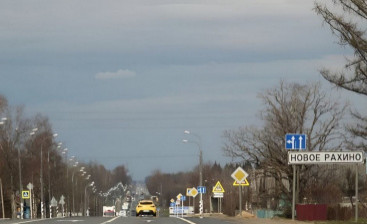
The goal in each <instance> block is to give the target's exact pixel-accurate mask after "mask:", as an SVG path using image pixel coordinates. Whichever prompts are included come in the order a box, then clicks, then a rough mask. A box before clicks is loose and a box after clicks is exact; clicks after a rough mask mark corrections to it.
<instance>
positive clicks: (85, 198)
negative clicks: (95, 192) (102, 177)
mask: <svg viewBox="0 0 367 224" xmlns="http://www.w3.org/2000/svg"><path fill="white" fill-rule="evenodd" d="M88 179H89V178H88ZM93 185H94V181H93V182H92V183H90V184H87V185H86V186H85V188H84V216H85V215H86V212H87V188H88V187H93Z"/></svg>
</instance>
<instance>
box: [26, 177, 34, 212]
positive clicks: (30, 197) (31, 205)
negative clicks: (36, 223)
mask: <svg viewBox="0 0 367 224" xmlns="http://www.w3.org/2000/svg"><path fill="white" fill-rule="evenodd" d="M27 188H28V190H29V208H30V210H31V217H30V218H31V219H33V201H32V190H33V184H32V183H29V184H28V185H27Z"/></svg>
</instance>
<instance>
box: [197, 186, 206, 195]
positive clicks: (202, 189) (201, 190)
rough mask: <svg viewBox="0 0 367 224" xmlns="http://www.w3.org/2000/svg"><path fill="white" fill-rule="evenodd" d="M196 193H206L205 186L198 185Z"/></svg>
mask: <svg viewBox="0 0 367 224" xmlns="http://www.w3.org/2000/svg"><path fill="white" fill-rule="evenodd" d="M197 189H198V193H199V194H205V193H206V187H205V186H198V187H197Z"/></svg>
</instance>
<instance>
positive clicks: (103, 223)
mask: <svg viewBox="0 0 367 224" xmlns="http://www.w3.org/2000/svg"><path fill="white" fill-rule="evenodd" d="M118 218H120V217H119V216H117V217H115V218H113V219H110V220H108V221H106V222H102V223H101V224H106V223H109V222H113V221H115V219H118Z"/></svg>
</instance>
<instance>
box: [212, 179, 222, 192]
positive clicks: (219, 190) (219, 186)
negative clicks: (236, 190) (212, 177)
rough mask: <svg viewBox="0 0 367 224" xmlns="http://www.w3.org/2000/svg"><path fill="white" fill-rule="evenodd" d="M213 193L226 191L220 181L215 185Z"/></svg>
mask: <svg viewBox="0 0 367 224" xmlns="http://www.w3.org/2000/svg"><path fill="white" fill-rule="evenodd" d="M213 193H224V188H223V187H222V185H221V184H220V182H219V181H218V182H217V184H216V185H215V187H213Z"/></svg>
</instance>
